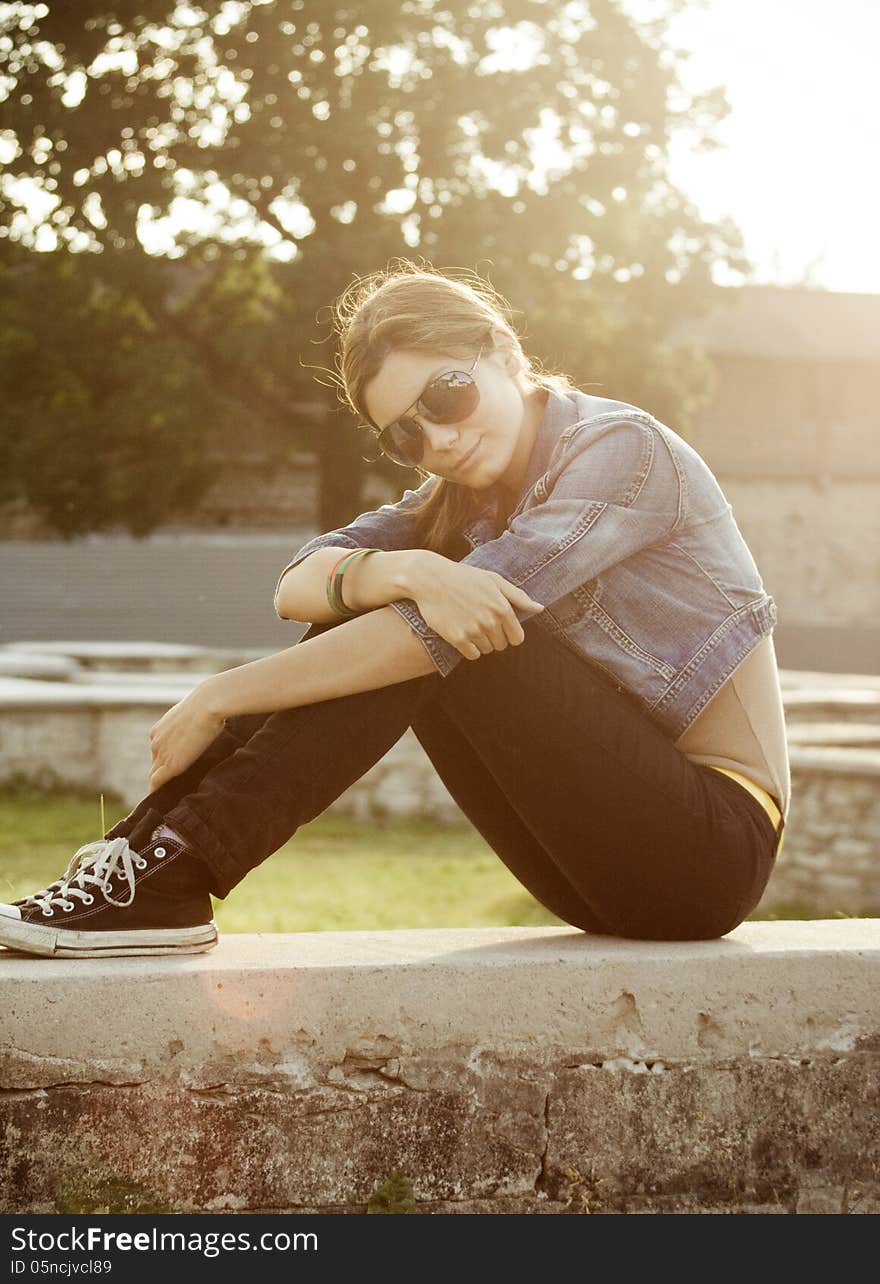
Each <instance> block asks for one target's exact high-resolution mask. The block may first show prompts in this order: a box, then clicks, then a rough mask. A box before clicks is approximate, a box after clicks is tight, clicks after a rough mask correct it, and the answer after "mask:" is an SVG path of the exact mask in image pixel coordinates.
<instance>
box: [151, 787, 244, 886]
mask: <svg viewBox="0 0 880 1284" xmlns="http://www.w3.org/2000/svg"><path fill="white" fill-rule="evenodd" d="M164 819H165V824H166V825H169V826H170V827H171V828H172V829H173V830H176V832H177V833H178V834H180V836H181V838H183V839H184V840H185V841H186V843H187V845H188V847H189V848H190V849H191V853H192V855H193V856H195V857H196V859H197V860H199V861H201V863H202V864H203V865H204V866H205V868H206V869H207V871H208V876H209V889H210V891H211V893H212V895H214V896H217V897H219V898H220V899H221V900H222V899H223V897H225V896H228V895H229V893H230V892H231V891H232V889H233V887H235V885H236V883H240V882H241V879H242V877H243V875H242V872H241V868H240V866H239V865H237V864H236V862H235V861H234V860H232V859H230V857H229V855H228V853H227V852H226V851H225V849H224V848H223V846H222V844H221V843H220V842H219V841H218V839H217V838H216V837H215V836H214V834H212V832H211V830H210V829H209V828H208V826H207V825H206V824H205V822H204V821H203V820H202V819H201V817H200V816H197V815H196V814H195V812H193V811H190V809H189V808H188V807H187V805H186V803H183V802H182V803H178V805H177V806H176V807H175V808H173V810H172V811H170V812H168V813H167V815H166V816H165V818H164Z"/></svg>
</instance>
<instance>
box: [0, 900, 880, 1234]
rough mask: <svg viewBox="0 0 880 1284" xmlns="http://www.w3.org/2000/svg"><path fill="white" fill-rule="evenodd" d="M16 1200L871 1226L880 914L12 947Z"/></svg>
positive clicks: (23, 1204) (9, 1060)
mask: <svg viewBox="0 0 880 1284" xmlns="http://www.w3.org/2000/svg"><path fill="white" fill-rule="evenodd" d="M0 1014H2V1015H0V1046H2V1049H3V1053H2V1062H0V1089H2V1090H3V1091H2V1095H0V1111H2V1112H3V1114H4V1116H5V1118H4V1120H3V1123H4V1125H5V1130H6V1137H7V1150H6V1155H5V1159H4V1161H3V1163H2V1164H0V1210H2V1211H4V1212H6V1211H9V1212H28V1211H30V1212H58V1211H100V1210H101V1209H104V1208H106V1209H108V1210H109V1211H123V1210H125V1209H135V1208H141V1209H146V1208H148V1207H149V1208H160V1209H168V1210H171V1211H186V1210H217V1209H229V1210H236V1209H237V1210H243V1209H259V1210H277V1211H300V1212H306V1211H316V1210H324V1211H346V1212H363V1211H365V1209H366V1204H367V1201H368V1200H369V1199H370V1197H371V1195H372V1194H373V1193H375V1191H376V1190H377V1188H378V1187H379V1186H380V1185H381V1184H382V1183H383V1182H384V1181H385V1180H386V1179H387V1178H388V1177H389V1176H390V1174H391V1172H392V1171H393V1170H395V1169H402V1170H403V1171H404V1172H405V1173H406V1174H407V1175H408V1176H409V1177H410V1179H411V1180H412V1183H413V1187H414V1191H415V1197H416V1200H417V1210H418V1211H424V1212H447V1211H455V1212H477V1211H496V1212H528V1213H533V1212H565V1211H583V1212H587V1211H591V1212H596V1211H604V1212H654V1211H665V1212H685V1211H728V1212H730V1211H754V1212H776V1211H780V1212H792V1211H802V1212H816V1211H822V1212H831V1211H838V1212H841V1211H850V1212H852V1211H872V1212H878V1211H880V1115H878V1111H877V1104H878V1096H880V1090H878V1082H880V1078H878V1071H880V920H869V919H862V920H857V919H847V920H833V921H820V922H777V923H746V924H743V925H742V926H741V927H740V928H738V929H737V930H736V931H735V932H733V933H731V934H730V935H729V936H727V937H725V938H724V939H723V940H720V941H708V942H632V941H621V940H616V939H613V938H609V937H591V936H587V935H585V934H584V933H581V932H578V931H576V930H575V929H570V928H498V929H495V928H485V929H476V930H464V929H462V930H445V931H408V932H376V933H372V932H371V933H367V932H324V933H305V934H302V935H295V936H228V937H225V938H224V939H223V940H222V941H221V944H220V946H219V948H218V949H217V950H215V951H213V952H212V953H210V954H206V955H197V956H192V957H185V958H179V959H173V958H172V959H115V960H81V961H79V962H77V963H70V962H66V961H56V960H49V959H35V958H26V957H23V956H17V955H12V954H8V955H3V956H0Z"/></svg>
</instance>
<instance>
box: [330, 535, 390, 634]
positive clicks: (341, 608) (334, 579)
mask: <svg viewBox="0 0 880 1284" xmlns="http://www.w3.org/2000/svg"><path fill="white" fill-rule="evenodd" d="M381 551H382V550H381V549H379V548H355V549H352V551H351V552H350V553H343V555H342V557H340V558H339V559H338V561H336V562H334V564H333V566H331V568H330V571H329V572H328V575H327V584H326V593H327V601H328V603H329V604H330V608H331V610H333V611H335V612H336V614H337V615H341V616H342V617H343V619H346V620H348V619H351V618H352V616H355V615H357V614H358V612H357V611H352V610H350V608H349V607H347V606H346V605H345V600H344V598H343V596H342V577H343V575H344V574H345V572H346V571H347V570H348V567H349V566H350V565H351V562H352V561H353V560H354V558H356V557H360V556H362V555H366V554H367V553H380V552H381Z"/></svg>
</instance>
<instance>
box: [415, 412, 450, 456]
mask: <svg viewBox="0 0 880 1284" xmlns="http://www.w3.org/2000/svg"><path fill="white" fill-rule="evenodd" d="M418 422H419V424H420V425H421V428H422V432H423V433H424V434H425V439H426V441H427V443H428V446H429V447H430V449H431V450H432V452H433V453H434V454H435V455H445V454H449V452H450V451H452V452H454V451H455V449H456V445H457V442H458V428H457V427H456V426H455V424H432V423H430V422H429V421H428V420H427V419H421V418H420V419H419V421H418Z"/></svg>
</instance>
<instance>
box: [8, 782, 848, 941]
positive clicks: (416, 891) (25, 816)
mask: <svg viewBox="0 0 880 1284" xmlns="http://www.w3.org/2000/svg"><path fill="white" fill-rule="evenodd" d="M104 803H105V825H104V828H103V829H102V827H101V810H100V801H99V799H98V798H97V797H95V795H94V794H93V793H92V792H91V791H87V792H85V791H83V792H78V791H72V790H62V789H53V790H51V791H49V792H47V791H45V790H41V789H39V788H37V787H35V786H33V785H29V784H28V783H27V782H25V781H21V780H16V781H12V782H9V783H7V784H6V785H4V786H0V901H12V900H15V899H16V898H17V897H20V896H26V895H28V894H29V893H30V892H34V891H38V890H39V889H40V888H43V887H45V886H47V884H48V883H50V882H52V881H53V880H54V879H56V878H58V877H59V876H60V875H61V873H62V871H63V870H64V869H65V868H66V866H67V863H68V861H69V860H70V857H71V856H72V855H73V853H74V852H75V851H76V849H77V848H78V847H80V846H82V845H83V844H84V843H87V842H92V841H94V840H95V839H96V838H99V837H100V836H101V834H102V833H103V832H104V830H106V829H107V828H109V827H110V826H111V825H113V824H115V823H116V821H117V820H119V819H121V817H122V816H124V815H126V814H127V812H128V808H126V807H125V806H124V805H123V804H122V803H121V801H120V800H119V799H118V798H112V797H110V796H107V795H105V799H104ZM867 913H868V914H870V911H867ZM215 917H216V920H217V924H218V926H219V927H220V929H221V931H225V932H318V931H352V930H360V931H369V930H376V929H383V928H407V927H410V928H412V927H510V926H522V927H531V926H542V925H544V924H550V925H555V926H559V925H562V920H561V919H559V918H557V917H556V916H555V915H554V914H551V913H550V912H549V910H546V909H545V908H544V906H543V905H540V904H539V903H538V902H537V901H536V900H535V899H534V897H533V896H532V895H531V894H530V893H529V892H528V891H526V889H525V888H524V887H522V885H521V884H520V883H518V882H517V880H516V879H515V878H514V877H513V875H512V874H511V873H510V872H509V871H508V870H507V868H506V867H505V865H504V864H503V863H502V862H501V861H500V860H499V858H498V857H497V856H496V855H495V853H494V852H493V851H492V850H491V849H490V848H489V846H488V845H487V844H486V843H485V842H484V841H483V839H482V838H481V837H480V835H479V834H477V833H476V831H475V830H473V829H471V828H470V827H469V826H466V825H460V826H452V827H448V826H443V825H438V824H435V823H433V822H431V821H397V822H390V823H387V824H380V823H378V822H377V823H373V824H370V825H369V826H367V825H364V824H360V823H355V822H354V821H351V820H348V819H346V818H344V817H340V816H335V815H333V814H332V813H329V812H327V813H325V814H324V815H323V816H320V817H319V818H318V819H317V820H314V821H312V822H311V824H309V825H304V826H303V827H302V828H301V829H300V830H299V831H298V833H297V834H295V835H294V837H293V838H292V839H291V840H290V841H289V842H288V843H286V844H285V845H284V847H282V848H281V849H280V850H279V851H278V852H276V853H275V854H274V856H271V857H269V859H268V860H266V861H264V862H263V864H262V865H258V866H257V867H256V869H253V870H251V872H250V873H249V874H248V875H247V877H246V878H245V879H244V880H243V881H242V882H241V883H239V885H238V886H237V887H236V888H234V889H233V891H232V892H231V893H230V895H229V896H228V897H227V898H226V900H225V901H216V902H215ZM829 917H847V916H846V915H843V914H841V913H838V914H837V915H831V914H828V913H827V911H826V912H824V913H821V914H820V913H817V912H816V911H815V910H814V908H813V907H812V906H811V905H809V904H808V903H805V902H797V903H794V902H792V903H781V902H780V903H778V904H775V905H769V906H764V907H762V908H761V909H760V910H759V911H758V912H756V913H755V914H752V915H750V918H752V919H785V918H794V919H809V918H829Z"/></svg>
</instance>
